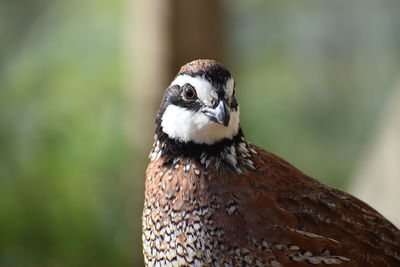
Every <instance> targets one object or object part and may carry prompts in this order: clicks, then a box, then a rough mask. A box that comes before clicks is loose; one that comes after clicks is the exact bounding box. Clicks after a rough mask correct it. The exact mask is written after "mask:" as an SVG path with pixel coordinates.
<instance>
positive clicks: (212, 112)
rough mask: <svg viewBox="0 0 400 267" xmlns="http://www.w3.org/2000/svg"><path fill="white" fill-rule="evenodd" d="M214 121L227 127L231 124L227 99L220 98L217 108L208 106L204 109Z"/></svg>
mask: <svg viewBox="0 0 400 267" xmlns="http://www.w3.org/2000/svg"><path fill="white" fill-rule="evenodd" d="M203 112H204V114H206V115H207V116H208V117H209V118H210V119H211V120H212V121H214V122H216V123H219V124H221V125H223V126H225V127H227V126H228V125H229V121H230V119H231V114H230V111H229V108H228V105H227V104H226V102H225V100H220V101H219V103H218V106H216V107H215V108H207V109H205V110H204V111H203Z"/></svg>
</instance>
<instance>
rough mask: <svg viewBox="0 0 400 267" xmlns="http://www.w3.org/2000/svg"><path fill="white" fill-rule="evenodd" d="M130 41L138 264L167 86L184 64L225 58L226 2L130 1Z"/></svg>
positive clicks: (130, 123) (135, 260)
mask: <svg viewBox="0 0 400 267" xmlns="http://www.w3.org/2000/svg"><path fill="white" fill-rule="evenodd" d="M127 5H128V6H127V14H126V29H125V37H126V39H125V42H126V53H127V57H126V60H127V62H125V63H126V66H127V72H126V92H127V96H128V97H129V104H130V107H129V112H130V114H129V118H130V119H129V121H128V122H127V123H128V127H127V128H128V132H129V138H130V140H131V144H132V147H133V151H134V155H133V168H132V180H131V184H130V185H129V186H130V187H131V188H132V190H131V199H130V202H131V203H129V210H128V212H129V213H131V214H132V216H131V218H132V221H133V222H132V230H133V235H134V236H133V237H132V242H133V245H132V247H133V250H134V251H133V254H132V261H133V263H134V265H135V266H139V264H141V262H142V258H143V257H142V247H141V244H142V242H141V212H142V207H143V192H144V180H145V169H146V166H147V163H148V159H147V155H148V153H149V151H150V149H151V145H152V139H153V136H154V119H155V116H156V112H157V109H158V106H159V103H160V101H161V95H162V93H163V91H164V90H165V89H166V88H167V87H168V83H169V82H170V81H171V79H172V78H173V77H174V75H175V74H176V72H177V71H178V70H179V66H181V65H182V64H184V63H186V62H188V61H191V60H193V59H197V58H214V59H216V60H221V57H223V55H222V51H224V49H223V43H224V37H225V36H224V32H226V31H223V29H222V28H223V23H222V22H223V19H224V16H223V14H222V6H221V5H222V4H221V1H216V0H202V1H196V0H168V1H166V0H149V1H134V0H132V1H129V2H128V4H127Z"/></svg>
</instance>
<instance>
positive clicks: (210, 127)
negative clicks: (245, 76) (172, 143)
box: [156, 60, 239, 145]
mask: <svg viewBox="0 0 400 267" xmlns="http://www.w3.org/2000/svg"><path fill="white" fill-rule="evenodd" d="M156 123H157V128H158V129H159V130H160V131H162V132H163V133H165V134H167V135H168V137H169V138H171V139H174V140H177V141H180V142H193V143H195V144H207V145H211V144H214V143H217V142H219V141H222V140H224V139H232V138H233V137H234V136H236V135H237V133H238V131H239V106H238V103H237V100H236V98H235V83H234V81H233V79H232V76H231V73H230V72H229V70H228V69H227V68H226V67H225V66H224V65H222V64H221V63H218V62H216V61H214V60H195V61H192V62H190V63H188V64H186V65H184V66H183V67H182V68H181V69H180V71H179V73H178V75H177V76H176V77H175V79H174V80H173V81H172V83H171V85H170V86H169V87H168V88H167V90H166V91H165V94H164V97H163V101H162V103H161V108H160V111H159V113H158V116H157V120H156Z"/></svg>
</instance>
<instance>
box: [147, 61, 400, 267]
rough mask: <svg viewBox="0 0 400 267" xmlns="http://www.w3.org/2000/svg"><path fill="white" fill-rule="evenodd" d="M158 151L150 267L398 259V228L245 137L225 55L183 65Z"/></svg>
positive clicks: (150, 192)
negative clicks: (221, 62)
mask: <svg viewBox="0 0 400 267" xmlns="http://www.w3.org/2000/svg"><path fill="white" fill-rule="evenodd" d="M150 159H151V162H150V164H149V166H148V168H147V172H146V192H145V204H144V211H143V247H144V258H145V263H146V265H147V266H311V265H316V264H320V265H335V264H337V265H339V266H363V267H365V266H400V231H399V230H398V229H397V228H396V227H395V226H393V225H392V224H391V223H390V222H389V221H388V220H386V219H385V218H384V217H383V216H382V215H380V214H379V213H378V212H376V211H375V210H374V209H372V208H371V207H370V206H368V205H367V204H365V203H363V202H362V201H360V200H358V199H357V198H355V197H353V196H351V195H349V194H346V193H344V192H342V191H340V190H337V189H334V188H331V187H328V186H326V185H323V184H321V183H320V182H318V181H317V180H315V179H313V178H310V177H308V176H307V175H305V174H304V173H302V172H301V171H299V170H298V169H296V168H295V167H293V166H292V165H290V164H289V163H287V162H286V161H284V160H283V159H281V158H279V157H278V156H276V155H274V154H272V153H270V152H267V151H265V150H263V149H261V148H258V147H256V146H254V145H252V144H250V143H249V142H248V141H246V139H244V137H243V133H242V130H241V129H240V126H239V105H238V102H237V100H236V98H235V83H234V81H233V79H232V76H231V74H230V72H229V71H228V69H226V68H225V67H224V66H223V65H222V64H220V63H218V62H215V61H213V60H196V61H193V62H190V63H188V64H186V65H184V66H183V67H182V68H181V69H180V71H179V73H178V75H177V76H176V78H175V79H174V81H173V82H172V83H171V85H170V86H169V87H168V89H167V90H166V92H165V95H164V97H163V100H162V103H161V107H160V111H159V112H158V115H157V118H156V131H155V140H154V145H153V149H152V151H151V153H150ZM398 204H399V203H397V204H395V203H393V205H398Z"/></svg>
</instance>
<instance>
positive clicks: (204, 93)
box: [171, 74, 218, 106]
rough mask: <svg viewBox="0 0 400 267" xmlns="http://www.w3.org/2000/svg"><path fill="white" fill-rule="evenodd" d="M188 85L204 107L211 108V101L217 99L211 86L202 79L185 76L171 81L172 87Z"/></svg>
mask: <svg viewBox="0 0 400 267" xmlns="http://www.w3.org/2000/svg"><path fill="white" fill-rule="evenodd" d="M186 83H189V84H190V85H192V86H193V87H194V88H195V89H196V93H197V97H198V98H199V99H200V100H201V101H202V102H203V103H204V104H206V105H208V106H211V101H212V99H214V98H218V95H217V92H216V90H215V88H214V87H213V86H212V84H211V83H210V82H209V81H208V80H207V79H205V78H203V77H200V76H199V77H192V76H189V75H187V74H183V75H179V76H177V77H176V78H175V80H173V81H172V83H171V86H172V85H179V86H183V85H184V84H186Z"/></svg>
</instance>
